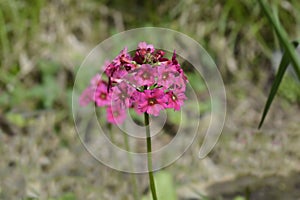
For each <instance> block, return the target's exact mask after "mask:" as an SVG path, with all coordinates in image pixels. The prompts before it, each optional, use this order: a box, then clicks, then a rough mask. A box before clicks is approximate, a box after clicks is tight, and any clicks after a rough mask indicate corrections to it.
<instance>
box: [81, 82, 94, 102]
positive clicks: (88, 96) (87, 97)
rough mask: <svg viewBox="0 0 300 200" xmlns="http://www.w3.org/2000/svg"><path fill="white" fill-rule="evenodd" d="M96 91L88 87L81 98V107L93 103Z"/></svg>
mask: <svg viewBox="0 0 300 200" xmlns="http://www.w3.org/2000/svg"><path fill="white" fill-rule="evenodd" d="M93 91H94V90H93V89H92V88H91V87H87V88H86V89H85V90H84V91H83V92H82V94H81V95H80V97H79V105H80V106H87V105H88V104H89V103H90V102H92V101H93V93H94V92H93Z"/></svg>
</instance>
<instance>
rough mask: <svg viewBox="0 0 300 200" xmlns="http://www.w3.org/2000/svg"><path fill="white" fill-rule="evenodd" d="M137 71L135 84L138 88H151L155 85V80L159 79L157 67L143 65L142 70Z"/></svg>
mask: <svg viewBox="0 0 300 200" xmlns="http://www.w3.org/2000/svg"><path fill="white" fill-rule="evenodd" d="M136 71H137V72H136V75H135V76H134V79H135V80H134V81H135V82H134V84H135V85H136V86H138V87H140V86H144V85H147V86H151V85H153V84H154V83H155V78H156V77H157V69H156V67H152V66H151V65H149V64H143V65H141V67H140V68H138V69H136Z"/></svg>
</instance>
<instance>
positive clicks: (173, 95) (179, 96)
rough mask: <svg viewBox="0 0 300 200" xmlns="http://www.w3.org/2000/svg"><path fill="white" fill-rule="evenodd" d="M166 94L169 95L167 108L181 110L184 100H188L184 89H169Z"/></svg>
mask: <svg viewBox="0 0 300 200" xmlns="http://www.w3.org/2000/svg"><path fill="white" fill-rule="evenodd" d="M166 95H167V96H168V105H167V108H173V109H174V110H180V108H181V106H182V105H183V104H184V100H186V96H185V94H184V92H182V91H169V92H167V93H166Z"/></svg>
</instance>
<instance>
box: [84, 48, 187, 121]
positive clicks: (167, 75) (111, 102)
mask: <svg viewBox="0 0 300 200" xmlns="http://www.w3.org/2000/svg"><path fill="white" fill-rule="evenodd" d="M164 56H165V52H164V51H162V50H160V49H158V50H156V49H155V48H154V46H153V45H152V44H147V43H146V42H140V43H139V44H138V47H137V49H136V51H135V52H134V54H133V57H132V56H131V55H130V54H129V53H128V50H127V48H124V49H123V50H122V51H121V52H120V53H119V55H117V56H116V57H115V58H114V59H113V60H112V61H111V62H106V63H105V69H104V74H105V75H106V77H104V79H102V76H101V75H100V74H96V75H95V76H94V77H93V78H92V80H91V82H90V85H89V86H88V87H87V88H86V89H85V90H84V91H83V93H82V95H81V96H80V99H79V103H80V105H82V106H85V105H87V104H88V103H90V102H91V101H94V102H95V104H96V105H97V106H100V107H105V108H106V111H107V121H108V122H109V123H113V124H119V123H122V122H123V121H124V120H125V118H126V109H131V108H134V109H135V111H136V112H137V113H148V114H151V115H154V116H158V115H159V113H160V111H161V110H164V109H167V108H172V109H174V110H180V108H181V107H182V106H183V104H184V101H185V100H186V96H185V90H186V83H187V77H186V76H185V74H184V72H183V70H182V68H181V67H180V64H179V62H178V60H177V58H176V52H175V51H174V52H173V55H172V58H171V59H168V58H166V57H164ZM104 80H107V81H104Z"/></svg>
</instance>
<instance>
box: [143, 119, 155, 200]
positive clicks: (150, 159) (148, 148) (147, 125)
mask: <svg viewBox="0 0 300 200" xmlns="http://www.w3.org/2000/svg"><path fill="white" fill-rule="evenodd" d="M144 119H145V126H146V136H147V158H148V174H149V181H150V189H151V193H152V198H153V200H157V195H156V189H155V183H154V177H153V169H152V154H151V152H152V147H151V136H150V126H149V114H148V113H144Z"/></svg>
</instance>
